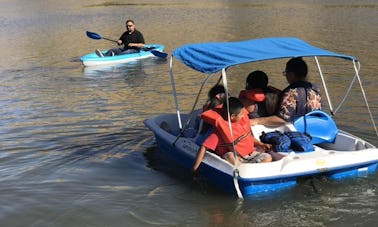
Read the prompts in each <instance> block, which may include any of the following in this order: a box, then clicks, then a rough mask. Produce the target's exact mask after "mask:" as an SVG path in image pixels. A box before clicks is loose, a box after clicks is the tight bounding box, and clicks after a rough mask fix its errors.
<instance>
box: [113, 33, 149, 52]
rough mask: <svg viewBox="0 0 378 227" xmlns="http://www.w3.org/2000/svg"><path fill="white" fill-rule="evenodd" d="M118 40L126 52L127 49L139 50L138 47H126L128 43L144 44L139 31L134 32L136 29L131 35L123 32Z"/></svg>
mask: <svg viewBox="0 0 378 227" xmlns="http://www.w3.org/2000/svg"><path fill="white" fill-rule="evenodd" d="M119 39H120V40H122V43H123V45H124V48H123V50H127V49H137V50H139V49H140V48H138V47H129V46H128V45H129V43H144V37H143V35H142V33H141V32H140V31H138V30H136V29H135V30H134V32H133V33H131V34H129V32H128V31H126V32H124V33H123V34H122V36H121V37H120V38H119Z"/></svg>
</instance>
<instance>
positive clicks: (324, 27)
mask: <svg viewBox="0 0 378 227" xmlns="http://www.w3.org/2000/svg"><path fill="white" fill-rule="evenodd" d="M377 11H378V3H377V2H376V1H374V0H371V1H368V0H363V1H357V2H356V1H349V0H331V1H329V0H327V1H326V0H313V1H305V3H303V1H273V0H270V1H247V0H244V1H241V0H238V1H226V0H222V1H199V0H198V1H190V3H188V2H186V1H179V0H166V1H156V0H155V1H152V0H151V1H143V3H141V2H140V1H136V0H135V1H100V0H76V1H73V0H66V1H45V0H34V1H29V0H0V27H1V34H0V46H1V54H2V57H1V58H0V66H1V68H0V104H1V106H2V108H1V110H0V223H1V226H370V225H374V224H375V223H376V222H377V221H378V213H377V209H378V205H377V202H378V195H377V193H378V192H377V185H378V175H376V174H374V175H370V176H368V177H362V178H359V179H352V180H345V181H342V182H333V181H328V180H326V179H314V180H313V181H312V182H303V183H301V184H300V185H298V186H297V187H295V188H293V189H291V190H288V191H284V192H281V193H276V194H273V195H269V196H264V197H258V198H253V197H252V198H247V199H246V200H245V201H244V202H243V203H240V202H239V201H237V200H236V196H233V195H225V194H223V193H220V192H217V190H216V189H214V188H211V187H209V186H207V185H206V184H204V183H203V182H202V184H197V183H194V182H192V181H191V177H190V175H189V173H188V172H185V171H183V170H182V169H181V168H180V167H179V166H175V165H172V164H171V163H170V160H168V159H167V158H166V157H163V156H162V155H161V154H160V152H159V151H158V150H157V148H156V145H155V143H154V139H153V136H152V133H151V132H150V131H149V130H147V128H145V127H144V125H143V120H144V119H146V118H149V117H151V116H155V115H157V114H161V113H165V112H173V111H174V104H173V99H172V97H171V91H170V83H169V77H168V73H167V70H168V65H167V62H166V61H165V60H161V59H157V58H152V59H148V60H145V61H143V62H135V63H132V64H127V65H123V66H118V67H110V68H85V69H84V67H83V66H82V64H81V62H80V61H79V57H80V56H82V55H84V54H86V53H88V52H92V51H94V49H96V48H100V49H107V48H110V47H113V46H112V45H113V44H112V43H111V42H108V41H105V40H91V39H89V38H87V37H86V36H85V31H86V30H89V31H93V32H97V33H100V34H101V35H103V36H105V37H108V38H112V39H117V38H118V37H119V36H120V34H121V33H122V31H123V29H124V22H125V19H127V18H133V19H135V21H136V25H137V28H139V29H140V30H141V31H142V32H143V33H144V35H145V38H146V40H147V42H149V43H163V44H165V45H166V52H168V53H169V52H171V51H172V50H173V49H174V48H175V47H178V46H180V45H183V44H186V43H192V42H205V41H236V40H244V39H251V38H258V37H267V36H296V37H299V38H301V39H304V40H306V41H308V42H310V43H312V44H315V45H319V46H321V47H324V48H328V49H330V50H333V51H336V52H341V53H345V54H349V55H355V56H358V57H359V59H360V61H361V64H362V69H361V76H362V79H363V83H364V84H365V89H366V90H365V91H366V94H367V96H368V99H369V101H370V105H371V109H372V112H373V115H374V116H375V117H374V118H375V121H376V122H377V121H378V118H377V116H378V98H377V94H378V92H377V90H376V87H377V85H378V84H377V80H376V75H377V71H378V40H377V37H378V30H377V27H378V20H377ZM284 62H285V61H277V62H275V61H274V62H272V63H265V64H256V65H248V66H242V67H237V68H235V69H232V70H230V74H232V75H235V74H239V75H241V77H239V78H240V79H239V81H236V82H235V81H234V82H231V89H232V90H234V91H238V90H239V89H241V88H242V86H243V83H244V79H245V75H247V74H248V73H249V71H251V70H254V69H257V68H259V69H262V70H265V71H267V72H268V73H269V75H270V76H271V78H270V79H271V83H272V84H273V85H275V86H277V87H280V88H283V87H285V86H286V82H285V81H283V80H282V77H281V76H280V75H281V74H280V72H281V71H282V68H283V66H284ZM335 64H338V63H335ZM328 66H330V65H326V67H325V69H324V70H326V69H327V68H328ZM348 66H349V68H348V69H349V71H341V73H340V72H332V71H331V74H332V75H330V77H329V82H331V84H332V85H330V86H331V89H332V98H334V99H335V103H334V105H335V106H336V105H337V104H338V102H339V101H340V98H341V96H343V95H344V93H343V92H342V88H343V87H344V86H347V85H348V81H345V80H344V79H343V77H342V76H344V75H349V74H350V73H351V71H350V70H351V69H352V68H351V66H350V65H348ZM175 69H176V70H175V73H176V75H177V76H178V80H177V81H176V82H177V83H178V89H179V91H180V93H179V95H180V96H181V98H182V99H181V100H183V102H181V103H180V105H181V107H182V108H183V109H184V110H190V108H191V105H192V103H193V100H194V99H193V98H194V95H195V93H196V91H197V90H198V86H197V85H198V81H199V77H197V74H196V73H194V72H191V71H190V70H188V69H187V68H185V67H183V66H182V65H180V64H178V63H177V68H175ZM311 70H315V69H311ZM193 75H195V76H196V77H191V76H193ZM312 79H313V81H315V82H317V83H319V81H318V80H316V79H315V77H314V78H312ZM200 80H202V77H200ZM319 85H320V84H319ZM342 116H347V117H348V119H345V118H343V117H342ZM336 119H337V120H338V123H339V126H340V128H342V129H346V130H348V131H351V132H352V133H356V134H357V135H358V136H360V137H362V138H364V139H366V140H368V141H370V142H372V143H373V144H375V145H377V146H378V142H377V141H376V139H377V136H376V135H375V132H374V130H373V128H372V127H371V124H370V122H369V121H368V120H369V118H368V114H367V111H366V109H365V108H363V105H362V98H361V93H359V92H357V91H353V92H352V95H351V101H349V102H346V103H345V106H344V108H342V109H341V110H340V112H339V115H337V117H336Z"/></svg>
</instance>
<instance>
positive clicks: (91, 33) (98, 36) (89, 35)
mask: <svg viewBox="0 0 378 227" xmlns="http://www.w3.org/2000/svg"><path fill="white" fill-rule="evenodd" d="M87 36H88V37H89V38H91V39H102V37H101V35H99V34H97V33H94V32H90V31H87Z"/></svg>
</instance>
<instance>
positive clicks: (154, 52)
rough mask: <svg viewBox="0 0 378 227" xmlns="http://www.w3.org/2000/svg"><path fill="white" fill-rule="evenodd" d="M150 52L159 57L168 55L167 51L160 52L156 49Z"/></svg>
mask: <svg viewBox="0 0 378 227" xmlns="http://www.w3.org/2000/svg"><path fill="white" fill-rule="evenodd" d="M151 53H152V54H153V55H155V56H156V57H159V58H167V57H168V54H167V53H164V52H160V51H157V50H151Z"/></svg>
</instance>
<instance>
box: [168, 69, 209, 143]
mask: <svg viewBox="0 0 378 227" xmlns="http://www.w3.org/2000/svg"><path fill="white" fill-rule="evenodd" d="M213 75H214V74H209V75H208V76H207V77H206V78H205V80H204V81H203V82H202V85H201V87H200V89H199V91H198V94H197V97H196V100H195V101H194V104H193V107H192V110H191V111H190V113H189V117H188V119H187V120H186V122H185V125H184V127H183V128H182V129H181V130H180V133H179V134H178V135H177V136H176V139H175V141H174V142H173V146H175V144H176V142H177V140H178V139H179V138H180V137H181V135H182V134H183V133H184V131H185V129H186V128H187V127H188V126H189V124H190V121H191V120H192V117H193V113H194V110H195V108H196V106H197V103H198V100H199V97H200V95H201V93H202V90H203V87H204V86H205V84H206V83H207V81H208V80H209V79H210V78H211V77H213Z"/></svg>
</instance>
